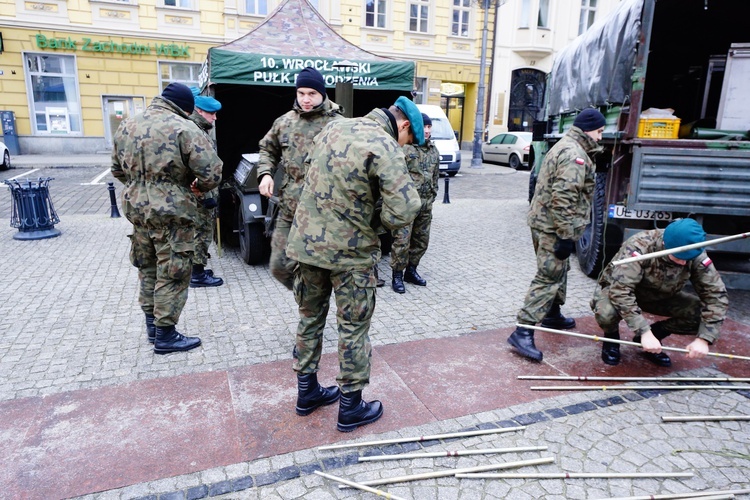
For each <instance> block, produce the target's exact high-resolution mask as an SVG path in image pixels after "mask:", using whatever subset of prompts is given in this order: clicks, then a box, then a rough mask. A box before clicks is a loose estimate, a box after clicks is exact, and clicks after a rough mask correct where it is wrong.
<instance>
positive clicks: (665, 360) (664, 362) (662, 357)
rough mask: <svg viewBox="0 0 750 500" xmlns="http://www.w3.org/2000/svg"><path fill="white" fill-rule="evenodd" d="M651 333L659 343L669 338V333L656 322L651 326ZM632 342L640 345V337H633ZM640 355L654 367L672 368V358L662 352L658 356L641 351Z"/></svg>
mask: <svg viewBox="0 0 750 500" xmlns="http://www.w3.org/2000/svg"><path fill="white" fill-rule="evenodd" d="M651 333H653V334H654V337H656V339H657V340H658V341H659V342H661V341H662V340H664V339H665V338H667V337H669V332H668V331H666V330H665V329H664V326H663V324H662V322H661V321H657V322H656V323H654V324H652V325H651ZM633 342H637V343H639V344H640V342H641V336H640V335H636V336H635V337H633ZM641 354H642V355H643V356H644V357H645V358H646V359H647V360H649V361H651V362H652V363H653V364H655V365H658V366H663V367H665V368H666V367H669V366H672V358H670V357H669V356H667V354H666V353H665V352H664V351H662V352H660V353H658V354H654V353H653V352H646V351H641Z"/></svg>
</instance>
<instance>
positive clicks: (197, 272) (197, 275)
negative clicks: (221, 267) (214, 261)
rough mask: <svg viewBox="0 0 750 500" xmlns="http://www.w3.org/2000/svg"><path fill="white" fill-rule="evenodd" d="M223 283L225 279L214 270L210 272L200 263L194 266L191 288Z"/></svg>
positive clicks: (191, 275)
mask: <svg viewBox="0 0 750 500" xmlns="http://www.w3.org/2000/svg"><path fill="white" fill-rule="evenodd" d="M223 284H224V280H223V279H221V278H217V277H216V276H214V272H213V271H211V272H210V274H209V272H208V271H206V270H205V269H204V268H203V266H201V265H199V264H196V265H194V266H193V272H192V273H191V274H190V288H202V287H209V286H221V285H223Z"/></svg>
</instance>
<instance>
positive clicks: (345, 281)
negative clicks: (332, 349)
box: [294, 262, 375, 393]
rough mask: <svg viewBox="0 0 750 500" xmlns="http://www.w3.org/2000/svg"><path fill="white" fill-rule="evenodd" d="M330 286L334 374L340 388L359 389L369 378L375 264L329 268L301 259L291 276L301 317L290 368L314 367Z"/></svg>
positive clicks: (307, 369)
mask: <svg viewBox="0 0 750 500" xmlns="http://www.w3.org/2000/svg"><path fill="white" fill-rule="evenodd" d="M332 291H333V294H334V296H335V299H336V322H337V323H338V333H339V349H338V350H339V375H338V377H336V380H337V382H338V385H339V387H340V388H341V392H347V393H348V392H354V391H360V390H362V389H364V388H365V386H366V385H367V384H368V383H369V382H370V357H371V356H372V345H371V344H370V334H369V332H370V320H371V318H372V313H373V311H374V310H375V273H374V271H373V269H357V270H349V271H331V270H329V269H322V268H320V267H316V266H311V265H309V264H304V263H301V262H300V264H299V270H298V272H297V273H296V275H295V279H294V296H295V299H296V300H297V304H298V305H299V317H300V320H299V326H298V327H297V341H296V342H297V353H298V355H299V357H298V359H297V360H296V361H295V362H294V370H295V371H296V372H298V373H302V374H306V373H316V372H317V371H318V367H319V366H318V365H319V363H320V355H321V352H322V350H323V330H324V329H325V326H326V316H327V315H328V308H329V306H330V301H331V292H332Z"/></svg>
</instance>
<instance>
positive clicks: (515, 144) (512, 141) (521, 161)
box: [482, 132, 531, 170]
mask: <svg viewBox="0 0 750 500" xmlns="http://www.w3.org/2000/svg"><path fill="white" fill-rule="evenodd" d="M529 149H531V132H505V133H503V134H498V135H496V136H495V137H493V138H492V139H490V140H489V141H488V142H485V143H484V144H482V161H486V162H497V163H505V164H507V165H508V166H509V167H510V168H512V169H515V170H518V169H519V168H521V167H522V166H523V167H524V168H527V167H528V166H529Z"/></svg>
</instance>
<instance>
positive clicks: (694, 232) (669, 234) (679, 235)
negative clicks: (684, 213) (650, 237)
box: [664, 219, 706, 260]
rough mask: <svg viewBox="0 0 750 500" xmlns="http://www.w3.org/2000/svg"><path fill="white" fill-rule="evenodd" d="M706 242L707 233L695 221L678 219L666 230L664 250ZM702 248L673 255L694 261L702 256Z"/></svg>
mask: <svg viewBox="0 0 750 500" xmlns="http://www.w3.org/2000/svg"><path fill="white" fill-rule="evenodd" d="M704 241H706V232H705V231H704V230H703V228H702V227H701V225H700V224H698V223H697V222H696V221H695V220H694V219H677V220H676V221H674V222H672V223H671V224H670V225H668V226H667V228H666V229H665V230H664V248H666V249H669V248H677V247H681V246H683V245H692V244H693V243H702V242H704ZM701 251H702V250H701V249H700V248H694V249H692V250H686V251H684V252H679V253H676V254H673V255H674V256H675V257H676V258H678V259H682V260H693V259H694V258H696V257H697V256H699V255H700V254H701Z"/></svg>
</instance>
